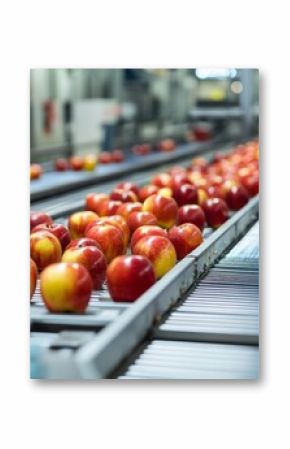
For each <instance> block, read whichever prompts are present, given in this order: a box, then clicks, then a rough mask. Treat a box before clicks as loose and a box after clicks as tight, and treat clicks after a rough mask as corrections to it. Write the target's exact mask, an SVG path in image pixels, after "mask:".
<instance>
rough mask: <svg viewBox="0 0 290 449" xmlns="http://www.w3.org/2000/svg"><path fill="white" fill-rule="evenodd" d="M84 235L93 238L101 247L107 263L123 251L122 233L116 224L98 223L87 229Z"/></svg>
mask: <svg viewBox="0 0 290 449" xmlns="http://www.w3.org/2000/svg"><path fill="white" fill-rule="evenodd" d="M86 237H87V238H89V239H93V240H95V241H96V242H97V243H98V244H99V245H100V246H101V248H102V251H103V253H104V255H105V258H106V261H107V263H110V262H111V260H113V259H114V258H115V257H117V256H120V255H122V254H124V253H125V251H126V248H125V245H124V240H123V235H122V232H121V231H120V229H118V228H117V227H116V226H113V225H111V224H107V223H99V224H97V225H95V226H93V227H92V228H90V229H89V230H88V232H87V233H86Z"/></svg>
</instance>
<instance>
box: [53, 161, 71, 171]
mask: <svg viewBox="0 0 290 449" xmlns="http://www.w3.org/2000/svg"><path fill="white" fill-rule="evenodd" d="M54 169H55V170H56V171H66V170H68V169H69V162H68V160H67V159H64V158H58V159H56V161H54Z"/></svg>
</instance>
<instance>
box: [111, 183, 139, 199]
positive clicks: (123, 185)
mask: <svg viewBox="0 0 290 449" xmlns="http://www.w3.org/2000/svg"><path fill="white" fill-rule="evenodd" d="M116 188H117V189H122V190H131V192H134V193H135V195H136V196H137V197H138V196H139V187H138V186H137V184H135V183H134V182H129V181H124V182H119V184H117V186H116Z"/></svg>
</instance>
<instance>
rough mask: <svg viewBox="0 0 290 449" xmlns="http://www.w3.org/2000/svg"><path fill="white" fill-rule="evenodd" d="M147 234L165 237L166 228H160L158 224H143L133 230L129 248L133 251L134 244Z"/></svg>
mask: <svg viewBox="0 0 290 449" xmlns="http://www.w3.org/2000/svg"><path fill="white" fill-rule="evenodd" d="M148 235H160V236H161V237H167V231H166V229H163V228H160V227H159V226H154V225H144V226H140V228H137V229H136V231H134V233H133V235H132V238H131V250H132V252H133V248H134V245H135V244H136V243H137V242H138V240H140V239H142V238H143V237H146V236H148Z"/></svg>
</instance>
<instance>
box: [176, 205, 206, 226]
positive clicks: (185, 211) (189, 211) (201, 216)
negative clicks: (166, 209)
mask: <svg viewBox="0 0 290 449" xmlns="http://www.w3.org/2000/svg"><path fill="white" fill-rule="evenodd" d="M177 223H178V225H181V224H183V223H192V224H194V225H196V226H197V227H198V228H199V229H200V230H201V231H203V229H204V227H205V213H204V211H203V209H202V208H201V207H200V206H198V204H187V205H185V206H181V207H180V208H179V209H178V216H177Z"/></svg>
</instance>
